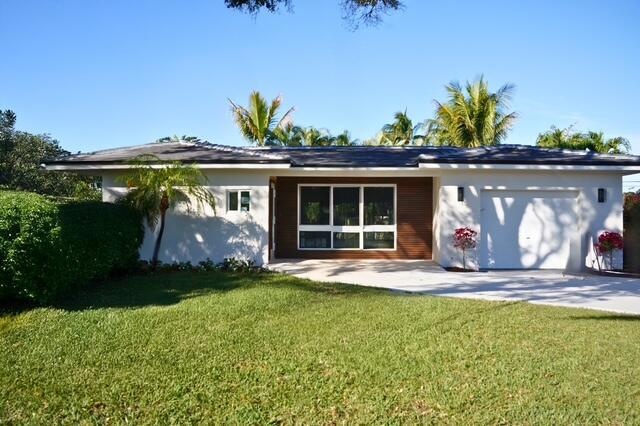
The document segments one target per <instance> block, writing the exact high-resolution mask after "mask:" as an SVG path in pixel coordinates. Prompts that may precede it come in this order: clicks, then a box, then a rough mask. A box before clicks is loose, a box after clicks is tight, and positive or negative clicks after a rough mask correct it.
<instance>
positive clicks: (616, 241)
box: [594, 231, 624, 270]
mask: <svg viewBox="0 0 640 426" xmlns="http://www.w3.org/2000/svg"><path fill="white" fill-rule="evenodd" d="M623 247H624V240H623V238H622V234H620V233H619V232H609V231H604V232H603V233H602V234H600V236H599V237H598V242H597V243H595V244H594V248H595V250H596V254H599V255H602V258H603V260H604V258H605V256H606V255H608V257H609V269H610V270H613V253H614V252H615V251H616V250H622V248H623Z"/></svg>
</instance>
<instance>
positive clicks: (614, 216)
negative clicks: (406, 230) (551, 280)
mask: <svg viewBox="0 0 640 426" xmlns="http://www.w3.org/2000/svg"><path fill="white" fill-rule="evenodd" d="M439 183H440V184H439V188H438V190H437V194H438V198H439V200H438V204H437V205H438V207H437V215H436V219H435V222H437V226H435V227H434V233H435V234H437V235H434V241H437V243H435V245H437V250H438V255H437V256H436V255H434V259H438V262H439V263H440V264H441V265H443V266H462V259H461V255H460V252H459V251H458V250H456V249H455V248H454V247H453V244H452V236H453V233H454V230H455V229H456V228H459V227H465V226H468V227H470V228H472V229H474V230H475V231H477V232H478V237H480V236H481V235H482V232H481V231H482V230H481V215H482V210H481V209H482V208H483V206H482V193H483V191H485V190H537V191H573V192H574V193H575V194H576V210H577V217H578V223H577V224H576V229H577V234H576V235H574V236H573V237H572V242H571V249H570V259H569V264H568V265H567V269H568V270H572V271H577V270H581V269H583V268H584V266H585V265H586V266H589V267H592V266H594V264H593V263H592V262H594V261H595V259H594V257H593V254H592V249H591V247H592V242H593V240H592V239H591V238H597V236H598V235H599V234H600V233H601V232H602V231H604V230H608V231H617V232H622V205H623V194H622V174H621V173H613V172H612V173H608V172H593V171H592V172H577V171H562V172H559V171H549V170H546V171H498V170H483V171H477V170H461V169H458V170H448V171H443V172H442V175H441V177H440V182H439ZM434 185H435V180H434ZM459 186H462V187H464V188H465V194H464V201H463V202H458V187H459ZM598 188H606V190H607V200H606V202H605V203H598ZM506 214H508V212H507V213H506ZM546 220H553V218H546ZM511 237H512V238H517V236H511ZM558 238H565V236H560V235H558ZM479 249H480V244H479V245H478V249H477V250H476V251H475V253H472V256H471V259H469V260H470V261H471V266H474V267H476V268H477V267H479V266H480V265H479V259H478V253H479ZM618 262H619V261H618ZM614 263H615V262H614ZM617 266H620V265H617Z"/></svg>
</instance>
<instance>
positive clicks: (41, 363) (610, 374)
mask: <svg viewBox="0 0 640 426" xmlns="http://www.w3.org/2000/svg"><path fill="white" fill-rule="evenodd" d="M215 420H217V422H237V423H245V422H259V423H264V422H285V423H294V422H295V423H332V422H337V423H369V422H377V423H381V422H416V421H417V422H427V423H428V422H449V423H468V422H476V423H498V422H509V423H512V422H515V423H544V424H547V423H581V424H584V423H593V422H611V423H637V422H640V317H624V316H616V315H611V314H606V313H597V312H594V311H587V310H574V309H563V308H554V307H543V306H534V305H529V304H525V303H491V302H479V301H467V300H455V299H447V298H437V297H428V296H411V295H403V294H398V293H392V292H387V291H382V290H375V289H366V288H359V287H352V286H343V285H327V284H319V283H313V282H309V281H303V280H299V279H295V278H291V277H287V276H283V275H276V274H273V275H272V274H265V275H234V274H223V273H215V272H211V273H209V272H199V273H198V272H193V273H192V272H183V273H166V274H159V275H156V276H139V277H133V278H129V279H126V280H122V281H114V282H110V283H107V284H104V285H102V286H100V287H99V288H96V289H93V290H90V291H87V292H85V293H82V294H80V295H78V296H77V297H76V298H73V299H71V300H67V301H64V302H61V303H60V304H58V305H57V306H55V307H51V308H40V309H33V310H26V311H22V312H19V313H18V312H7V311H5V313H2V314H0V423H3V422H10V423H11V422H34V423H43V424H47V423H52V422H56V423H58V422H69V423H76V422H78V421H90V422H92V421H98V422H108V423H124V422H125V421H134V422H137V423H140V422H142V423H151V422H158V423H168V422H174V423H186V422H198V421H207V422H213V421H215Z"/></svg>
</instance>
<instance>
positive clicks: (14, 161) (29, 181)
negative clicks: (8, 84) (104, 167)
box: [0, 110, 99, 198]
mask: <svg viewBox="0 0 640 426" xmlns="http://www.w3.org/2000/svg"><path fill="white" fill-rule="evenodd" d="M15 122H16V116H15V114H14V113H13V112H12V111H10V110H6V111H2V110H0V186H2V187H4V188H7V189H14V190H21V191H32V192H37V193H39V194H44V195H53V196H62V197H71V196H73V195H74V192H75V191H76V188H77V186H78V184H80V183H85V184H93V185H94V187H95V185H96V184H97V183H98V180H97V179H96V178H93V177H88V176H79V175H76V174H72V173H63V172H52V171H47V170H44V169H43V168H42V167H41V165H42V163H43V162H44V161H46V160H48V159H51V158H54V157H59V156H63V155H68V154H69V152H68V151H65V150H64V149H62V147H60V144H59V143H58V141H57V140H55V139H52V138H51V137H50V136H48V135H33V134H31V133H27V132H21V131H17V130H16V129H15ZM95 193H96V194H98V193H99V191H98V190H97V189H96V190H95ZM83 196H85V197H87V196H89V195H88V191H85V192H83ZM95 196H96V195H94V196H91V197H89V198H93V197H95Z"/></svg>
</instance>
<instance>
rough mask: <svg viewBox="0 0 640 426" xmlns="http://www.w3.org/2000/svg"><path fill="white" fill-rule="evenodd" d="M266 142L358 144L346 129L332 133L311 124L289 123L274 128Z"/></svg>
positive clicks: (310, 144) (331, 144) (329, 144)
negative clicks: (338, 132)
mask: <svg viewBox="0 0 640 426" xmlns="http://www.w3.org/2000/svg"><path fill="white" fill-rule="evenodd" d="M267 144H268V145H281V146H354V145H357V144H358V140H357V139H352V138H351V134H350V133H349V132H348V131H347V130H345V131H344V132H342V133H340V134H339V135H332V134H331V132H329V130H327V129H318V128H315V127H312V126H309V127H301V126H294V125H293V124H292V123H289V124H287V125H285V126H282V127H278V128H276V129H274V130H273V132H271V134H270V136H269V138H268V141H267Z"/></svg>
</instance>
